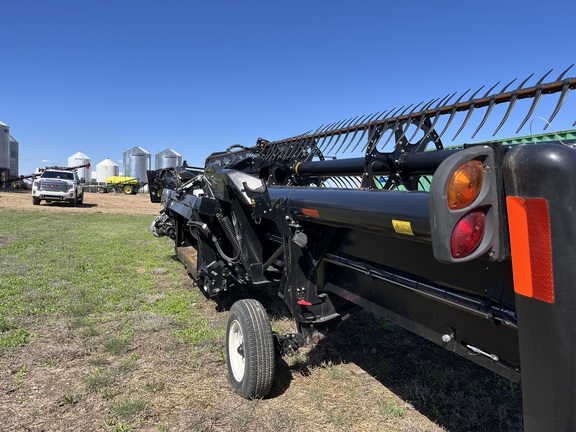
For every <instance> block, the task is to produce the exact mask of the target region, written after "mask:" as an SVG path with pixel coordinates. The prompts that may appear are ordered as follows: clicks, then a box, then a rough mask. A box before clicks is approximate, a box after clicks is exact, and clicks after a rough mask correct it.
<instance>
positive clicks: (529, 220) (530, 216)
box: [506, 197, 554, 303]
mask: <svg viewBox="0 0 576 432" xmlns="http://www.w3.org/2000/svg"><path fill="white" fill-rule="evenodd" d="M506 204H507V207H508V229H509V231H510V247H511V249H512V271H513V274H514V291H516V292H517V293H518V294H521V295H523V296H526V297H533V298H535V299H538V300H542V301H544V302H547V303H554V279H553V275H552V241H551V238H550V216H549V213H548V201H546V200H545V199H543V198H525V199H524V198H519V197H507V198H506Z"/></svg>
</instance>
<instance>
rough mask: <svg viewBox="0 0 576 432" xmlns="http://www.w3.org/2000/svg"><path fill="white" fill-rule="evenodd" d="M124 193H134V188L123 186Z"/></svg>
mask: <svg viewBox="0 0 576 432" xmlns="http://www.w3.org/2000/svg"><path fill="white" fill-rule="evenodd" d="M124 193H125V194H127V195H130V194H133V193H134V188H133V187H132V186H124Z"/></svg>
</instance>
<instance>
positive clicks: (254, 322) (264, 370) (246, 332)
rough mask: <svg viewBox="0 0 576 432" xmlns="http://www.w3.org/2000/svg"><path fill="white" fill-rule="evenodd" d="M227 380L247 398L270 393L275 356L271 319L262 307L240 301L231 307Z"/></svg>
mask: <svg viewBox="0 0 576 432" xmlns="http://www.w3.org/2000/svg"><path fill="white" fill-rule="evenodd" d="M226 363H227V365H228V381H229V382H230V384H231V385H232V387H233V388H234V391H235V392H236V393H238V394H239V395H240V396H242V397H245V398H247V399H253V398H261V397H264V396H266V395H267V394H268V393H270V389H271V388H272V382H273V381H274V372H275V369H276V357H275V352H274V338H273V336H272V327H271V326H270V320H269V319H268V315H266V311H265V310H264V307H263V306H262V304H261V303H260V302H259V301H257V300H253V299H246V300H239V301H237V302H236V303H234V304H233V305H232V307H231V308H230V315H229V316H228V324H227V326H226Z"/></svg>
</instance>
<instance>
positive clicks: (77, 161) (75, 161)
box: [68, 152, 92, 184]
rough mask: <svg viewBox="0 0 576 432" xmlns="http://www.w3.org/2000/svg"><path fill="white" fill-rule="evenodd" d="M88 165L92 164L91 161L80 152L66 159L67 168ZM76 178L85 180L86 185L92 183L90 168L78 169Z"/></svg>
mask: <svg viewBox="0 0 576 432" xmlns="http://www.w3.org/2000/svg"><path fill="white" fill-rule="evenodd" d="M88 164H90V165H91V164H92V159H90V158H89V157H88V156H86V155H85V154H84V153H82V152H78V153H74V154H73V155H72V156H70V157H69V158H68V166H69V167H73V166H79V165H88ZM78 177H80V178H84V179H86V183H87V184H90V183H92V170H91V169H90V168H79V169H78Z"/></svg>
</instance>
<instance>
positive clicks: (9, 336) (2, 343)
mask: <svg viewBox="0 0 576 432" xmlns="http://www.w3.org/2000/svg"><path fill="white" fill-rule="evenodd" d="M29 340H30V333H28V331H27V330H25V329H22V328H20V329H13V330H8V331H5V332H2V333H0V348H14V347H17V346H20V345H26V344H27V343H28V341H29Z"/></svg>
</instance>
